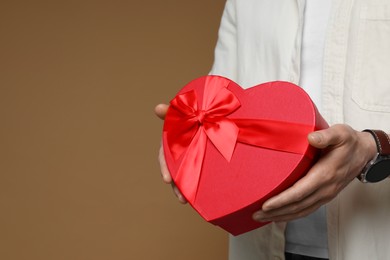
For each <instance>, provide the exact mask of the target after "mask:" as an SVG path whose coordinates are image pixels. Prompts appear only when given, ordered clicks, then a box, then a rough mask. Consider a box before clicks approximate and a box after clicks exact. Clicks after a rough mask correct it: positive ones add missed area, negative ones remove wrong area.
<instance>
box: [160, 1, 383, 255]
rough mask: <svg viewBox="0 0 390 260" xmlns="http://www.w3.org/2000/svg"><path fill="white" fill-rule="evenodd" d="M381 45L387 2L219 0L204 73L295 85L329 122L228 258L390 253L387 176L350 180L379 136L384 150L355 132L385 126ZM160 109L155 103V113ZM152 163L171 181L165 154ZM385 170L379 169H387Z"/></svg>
mask: <svg viewBox="0 0 390 260" xmlns="http://www.w3.org/2000/svg"><path fill="white" fill-rule="evenodd" d="M316 10H317V11H316ZM324 25H325V26H324ZM310 26H314V27H315V28H317V29H318V31H320V33H319V35H316V32H317V30H312V31H310V30H309V31H308V30H307V29H308V28H310ZM318 39H323V40H318ZM389 46H390V2H389V1H386V0H334V1H331V0H307V1H304V0H246V1H242V0H241V1H240V0H228V1H227V3H226V6H225V11H224V14H223V18H222V22H221V27H220V30H219V39H218V43H217V47H216V50H215V62H214V65H213V69H212V71H211V74H216V75H222V76H225V77H227V78H230V79H232V80H234V81H236V82H237V83H238V84H240V85H241V86H243V87H250V86H254V85H256V84H259V83H262V82H267V81H273V80H284V81H291V82H293V83H296V84H299V85H301V86H302V87H303V88H304V89H305V90H307V92H308V93H309V94H310V95H311V97H312V99H313V100H314V101H315V103H316V104H317V106H319V110H320V112H321V114H322V115H323V116H324V118H325V119H326V120H327V121H328V123H329V124H330V125H332V126H331V127H330V128H329V129H326V130H321V131H318V132H314V133H311V134H309V136H308V139H309V142H310V144H311V145H313V146H315V147H317V148H320V149H322V150H323V153H322V156H321V158H320V160H319V161H318V162H317V163H316V164H315V165H314V166H313V167H312V168H311V169H310V171H309V172H308V173H307V175H306V176H304V177H303V178H302V179H300V180H299V181H298V182H297V183H296V184H294V185H293V186H292V187H291V188H289V189H287V190H286V191H284V192H282V193H280V194H279V195H277V196H275V197H273V198H270V199H269V200H268V201H266V202H265V203H264V204H263V206H262V209H259V211H258V212H254V215H253V217H254V219H255V220H258V221H273V222H274V223H272V224H270V225H267V226H264V227H262V228H260V229H257V230H254V231H252V232H248V233H246V234H243V235H241V236H237V237H230V252H229V254H230V259H231V260H236V259H243V260H251V259H284V258H285V257H287V258H290V259H317V258H329V259H332V260H333V259H336V260H349V259H351V260H352V259H353V260H356V259H390V246H389V245H390V244H389V241H390V183H389V179H388V178H385V177H386V176H385V177H383V176H381V178H380V179H381V181H380V182H378V183H375V184H363V183H361V182H360V181H359V180H357V179H356V178H355V177H356V176H360V173H361V172H362V171H363V169H364V168H365V165H367V163H368V162H370V161H372V160H373V159H374V158H375V155H376V154H377V153H378V151H379V152H381V149H382V147H381V146H380V145H381V142H379V141H382V144H383V146H386V147H387V145H389V146H390V141H389V140H388V139H387V138H388V136H386V135H385V134H384V133H383V132H372V131H368V132H362V130H364V129H382V130H385V131H387V132H388V131H389V130H390V47H389ZM312 68H314V69H312ZM316 73H319V74H316ZM165 111H166V106H164V105H159V106H157V107H156V114H157V115H159V116H161V117H163V116H164V114H165ZM376 133H378V134H379V135H380V140H379V139H378V137H377V136H376ZM386 139H387V141H386ZM386 142H387V143H386ZM386 149H387V148H386ZM160 163H161V170H162V174H163V179H164V181H165V182H168V183H171V178H170V176H169V172H168V171H167V169H166V166H165V162H164V159H163V156H160ZM376 163H377V162H376ZM385 166H386V167H384V169H383V168H382V169H381V170H380V171H381V172H386V173H388V172H390V166H389V163H386V165H385ZM386 173H385V174H384V175H386ZM382 175H383V174H382ZM382 177H383V178H382ZM174 189H175V191H176V194H178V197H179V200H180V201H182V202H185V199H184V198H183V197H182V196H181V195H180V193H179V192H178V191H177V189H176V188H175V187H174ZM324 205H326V206H324ZM325 209H326V215H325ZM286 222H287V223H288V224H287V228H286ZM324 227H325V228H324ZM324 230H325V234H324V232H322V231H324ZM309 234H310V236H311V238H310V239H308V238H307V236H309ZM313 234H314V235H313ZM321 235H322V237H321ZM324 236H325V239H323V237H324ZM295 241H301V242H300V243H301V244H299V243H295ZM302 241H303V242H302ZM306 243H307V244H306ZM318 245H319V246H318ZM285 252H287V253H286V254H285ZM301 255H304V256H301Z"/></svg>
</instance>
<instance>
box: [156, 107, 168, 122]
mask: <svg viewBox="0 0 390 260" xmlns="http://www.w3.org/2000/svg"><path fill="white" fill-rule="evenodd" d="M168 108H169V106H168V105H166V104H158V105H157V106H156V107H155V108H154V113H155V114H156V115H157V116H158V117H159V118H160V119H164V118H165V115H166V114H167V111H168Z"/></svg>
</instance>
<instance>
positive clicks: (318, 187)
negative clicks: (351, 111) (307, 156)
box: [253, 125, 376, 222]
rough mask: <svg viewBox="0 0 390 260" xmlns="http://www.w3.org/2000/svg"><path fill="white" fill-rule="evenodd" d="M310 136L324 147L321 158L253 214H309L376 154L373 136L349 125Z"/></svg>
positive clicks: (275, 217)
mask: <svg viewBox="0 0 390 260" xmlns="http://www.w3.org/2000/svg"><path fill="white" fill-rule="evenodd" d="M308 139H309V143H310V144H311V145H312V146H314V147H316V148H320V149H322V155H321V157H320V159H319V160H318V162H317V163H316V164H315V165H314V166H313V167H312V168H311V169H310V170H309V172H308V173H307V174H306V175H305V176H304V177H303V178H301V179H300V180H299V181H297V182H296V183H295V184H294V185H293V186H292V187H290V188H289V189H287V190H285V191H283V192H282V193H280V194H278V195H276V196H274V197H272V198H270V199H269V200H267V201H266V202H265V203H264V204H263V206H262V209H261V210H260V211H258V212H255V213H254V214H253V218H254V219H255V220H257V221H261V222H265V221H276V222H278V221H290V220H293V219H297V218H301V217H304V216H307V215H309V214H310V213H312V212H313V211H315V210H316V209H318V208H319V207H320V206H321V205H323V204H325V203H327V202H329V201H331V200H332V199H333V198H334V197H336V195H337V194H338V193H339V192H340V191H341V190H342V189H344V188H345V187H346V186H347V185H348V184H349V183H350V182H351V181H352V180H353V179H354V178H355V177H356V176H357V175H358V174H359V173H360V171H361V170H362V169H363V167H364V166H365V165H366V163H367V162H368V161H369V160H371V159H372V158H373V157H374V156H375V154H376V145H375V140H374V138H373V137H372V135H371V134H369V133H366V132H358V131H355V130H353V129H352V128H351V127H349V126H348V125H334V126H332V127H330V128H328V129H325V130H321V131H317V132H313V133H310V134H309V136H308Z"/></svg>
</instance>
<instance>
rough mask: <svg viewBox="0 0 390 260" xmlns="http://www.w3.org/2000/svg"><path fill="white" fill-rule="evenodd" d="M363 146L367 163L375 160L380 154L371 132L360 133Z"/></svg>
mask: <svg viewBox="0 0 390 260" xmlns="http://www.w3.org/2000/svg"><path fill="white" fill-rule="evenodd" d="M359 134H360V135H361V140H362V144H363V150H364V151H365V153H364V157H365V162H366V163H368V162H369V161H371V160H373V159H374V158H375V156H376V155H377V153H378V148H377V144H376V142H375V138H374V137H373V136H372V134H371V133H369V132H359Z"/></svg>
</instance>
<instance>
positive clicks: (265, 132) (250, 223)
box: [163, 76, 328, 235]
mask: <svg viewBox="0 0 390 260" xmlns="http://www.w3.org/2000/svg"><path fill="white" fill-rule="evenodd" d="M170 104H171V105H170V107H169V110H168V112H167V115H166V118H165V123H164V129H163V147H164V155H165V160H166V162H167V166H168V169H169V171H170V173H171V175H172V178H173V181H174V183H175V184H176V186H177V187H178V188H179V190H180V191H181V193H182V194H183V195H184V197H185V198H186V199H187V201H188V202H189V203H190V204H191V206H192V207H193V208H194V209H195V210H196V211H197V212H198V213H199V214H200V215H201V216H202V217H203V218H204V219H205V220H207V221H208V222H210V223H213V224H215V225H218V226H220V227H221V228H223V229H225V230H226V231H228V232H229V233H231V234H233V235H239V234H242V233H244V232H247V231H250V230H253V229H255V228H258V227H261V226H263V225H265V224H267V223H259V222H256V221H254V220H253V219H252V214H253V213H254V212H255V211H256V210H259V209H260V208H261V205H262V204H263V203H264V201H265V200H267V199H268V198H270V197H272V196H274V195H276V194H278V193H280V192H281V191H283V190H285V189H286V188H288V187H289V186H291V185H292V184H293V183H294V182H295V181H297V180H298V179H299V178H300V177H302V176H303V175H304V174H305V173H306V172H307V171H308V169H309V168H310V167H311V165H312V164H313V163H314V161H315V160H316V158H317V155H318V152H319V151H318V150H317V149H315V148H313V147H312V146H310V145H309V143H308V141H307V134H308V133H310V132H312V131H316V130H319V129H324V128H327V127H328V125H327V123H326V122H325V120H324V119H323V118H322V117H321V115H320V114H319V112H318V111H317V109H316V107H315V105H314V104H313V102H312V101H311V99H310V98H309V96H308V95H307V94H306V93H305V92H304V91H303V90H302V89H301V88H300V87H298V86H296V85H294V84H292V83H289V82H283V81H275V82H269V83H265V84H261V85H258V86H255V87H252V88H249V89H246V90H244V89H242V88H241V87H240V86H238V85H237V84H236V83H235V82H233V81H231V80H229V79H227V78H223V77H219V76H205V77H201V78H198V79H196V80H194V81H192V82H190V83H189V84H187V85H186V86H185V87H184V88H183V89H182V90H181V91H180V92H179V93H178V94H177V95H176V97H175V98H174V99H173V100H172V101H171V103H170Z"/></svg>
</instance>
